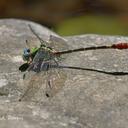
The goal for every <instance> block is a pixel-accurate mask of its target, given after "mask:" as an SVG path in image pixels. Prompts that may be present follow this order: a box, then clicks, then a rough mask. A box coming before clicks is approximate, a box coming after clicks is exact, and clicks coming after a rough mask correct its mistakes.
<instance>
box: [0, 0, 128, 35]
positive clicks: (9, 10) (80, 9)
mask: <svg viewBox="0 0 128 128" xmlns="http://www.w3.org/2000/svg"><path fill="white" fill-rule="evenodd" d="M0 18H1V19H2V18H21V19H27V20H33V21H36V22H39V23H41V24H42V25H45V26H48V27H49V28H52V29H53V30H54V31H56V32H57V33H59V34H61V35H75V34H85V33H96V34H107V35H126V36H127V35H128V1H127V0H0Z"/></svg>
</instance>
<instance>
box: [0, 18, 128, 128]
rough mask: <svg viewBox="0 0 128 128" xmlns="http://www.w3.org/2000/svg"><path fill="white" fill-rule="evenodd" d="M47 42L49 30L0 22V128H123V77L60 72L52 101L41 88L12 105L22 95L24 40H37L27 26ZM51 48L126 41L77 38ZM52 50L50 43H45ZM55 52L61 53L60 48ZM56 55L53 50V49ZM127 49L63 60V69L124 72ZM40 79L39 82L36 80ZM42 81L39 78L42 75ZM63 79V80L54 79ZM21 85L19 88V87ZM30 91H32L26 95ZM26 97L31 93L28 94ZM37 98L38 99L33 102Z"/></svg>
mask: <svg viewBox="0 0 128 128" xmlns="http://www.w3.org/2000/svg"><path fill="white" fill-rule="evenodd" d="M28 23H29V24H31V25H32V26H33V28H34V29H35V30H36V31H37V32H38V33H39V34H40V36H41V37H42V38H43V39H44V40H48V39H49V35H50V34H55V33H52V32H51V31H50V30H48V29H46V28H45V27H41V26H40V25H38V24H36V23H32V22H29V21H23V20H13V19H6V20H0V95H1V96H0V128H14V127H17V128H26V127H27V128H65V127H66V128H127V126H128V83H127V82H128V76H127V75H125V76H112V75H107V74H101V73H98V72H90V71H77V70H67V69H66V70H61V71H59V72H61V73H64V74H65V75H66V77H65V79H64V80H63V81H62V83H63V84H64V85H65V86H63V88H61V89H60V90H59V92H58V93H56V95H54V96H53V97H52V98H47V97H46V96H45V95H44V92H45V89H46V88H45V87H46V86H45V83H42V84H37V86H39V85H40V86H43V87H42V88H39V90H37V89H38V88H37V89H36V92H37V94H38V93H39V94H40V93H41V92H42V95H34V96H33V97H35V98H34V101H33V100H32V99H33V97H32V95H30V96H31V97H30V99H27V100H23V101H21V102H19V101H18V99H19V97H20V96H21V95H22V94H23V90H22V89H23V88H22V87H25V85H23V82H22V75H23V74H22V73H20V72H19V71H18V67H19V66H20V65H21V64H22V63H23V62H22V59H21V57H20V56H21V54H22V50H23V48H24V47H25V46H26V44H25V40H26V39H27V40H34V41H35V42H36V41H37V42H38V40H37V39H36V38H35V36H34V35H33V34H32V33H31V31H30V30H29V28H28V26H27V24H28ZM66 39H67V40H68V41H67V42H66V43H65V44H64V42H63V43H62V44H61V42H60V44H58V45H57V46H55V47H56V49H57V47H58V48H59V49H60V50H62V49H66V48H67V49H73V48H79V47H87V46H95V45H104V44H107V45H109V44H112V43H117V42H120V41H121V42H126V41H127V42H128V38H127V37H119V36H115V37H111V36H99V35H81V36H74V37H66ZM51 45H53V44H51ZM53 46H54V45H53ZM60 47H61V48H60ZM57 50H58V49H57ZM127 52H128V51H127V50H97V51H87V52H79V53H72V54H70V55H66V56H64V59H62V62H61V63H63V64H65V65H73V66H80V67H85V68H93V69H100V70H104V71H128V66H127V64H128V56H127ZM40 79H41V78H40ZM42 79H43V80H45V75H44V76H42ZM60 79H63V78H60ZM19 83H20V84H21V85H22V87H21V86H19V85H20V84H19ZM32 91H33V90H32ZM30 93H31V92H30ZM37 99H38V100H37Z"/></svg>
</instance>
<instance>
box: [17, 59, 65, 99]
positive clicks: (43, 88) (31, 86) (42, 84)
mask: <svg viewBox="0 0 128 128" xmlns="http://www.w3.org/2000/svg"><path fill="white" fill-rule="evenodd" d="M53 64H54V66H53ZM47 65H49V69H48V70H46V67H47ZM38 68H40V70H41V71H40V72H39V73H35V72H33V71H30V72H28V73H27V74H26V77H25V79H24V92H23V94H22V96H21V97H20V99H19V100H20V101H23V100H32V101H41V100H43V99H44V98H46V97H52V96H54V95H55V94H56V93H57V92H58V91H59V90H60V89H61V88H62V87H63V86H64V83H65V80H66V73H65V72H64V71H63V70H60V69H59V68H57V65H56V66H55V63H54V62H53V61H50V62H47V63H46V62H42V64H41V65H40V67H38Z"/></svg>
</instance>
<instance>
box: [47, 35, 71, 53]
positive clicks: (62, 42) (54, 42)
mask: <svg viewBox="0 0 128 128" xmlns="http://www.w3.org/2000/svg"><path fill="white" fill-rule="evenodd" d="M49 43H50V44H49V45H50V47H52V48H54V49H55V50H56V51H61V50H65V49H67V48H68V45H67V40H66V39H65V38H62V37H60V36H55V35H50V37H49Z"/></svg>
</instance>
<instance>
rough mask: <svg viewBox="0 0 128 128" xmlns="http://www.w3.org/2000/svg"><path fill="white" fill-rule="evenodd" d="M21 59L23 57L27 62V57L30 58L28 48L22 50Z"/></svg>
mask: <svg viewBox="0 0 128 128" xmlns="http://www.w3.org/2000/svg"><path fill="white" fill-rule="evenodd" d="M22 57H23V60H24V61H28V60H29V57H30V49H29V48H24V50H23V55H22Z"/></svg>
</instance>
